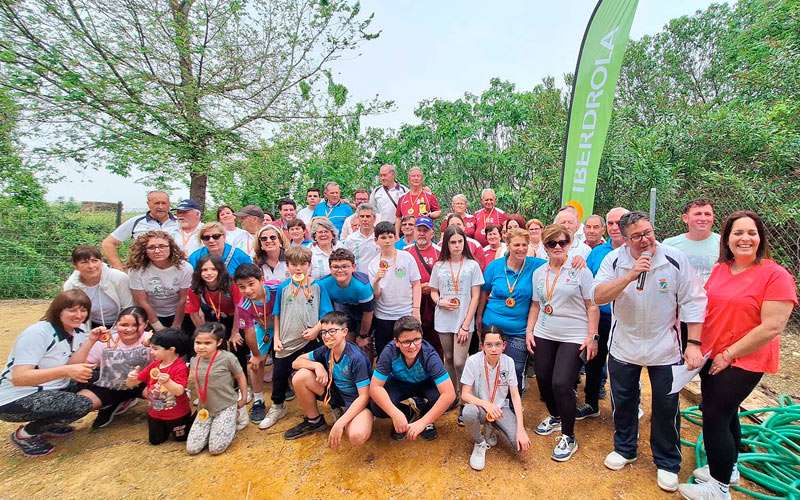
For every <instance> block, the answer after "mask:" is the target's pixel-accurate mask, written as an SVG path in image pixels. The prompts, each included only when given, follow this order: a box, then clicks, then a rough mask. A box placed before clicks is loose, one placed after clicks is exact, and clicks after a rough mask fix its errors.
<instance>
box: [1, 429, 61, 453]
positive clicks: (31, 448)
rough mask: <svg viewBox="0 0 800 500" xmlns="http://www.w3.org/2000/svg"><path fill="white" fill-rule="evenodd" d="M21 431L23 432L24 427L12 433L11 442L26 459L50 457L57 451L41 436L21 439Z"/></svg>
mask: <svg viewBox="0 0 800 500" xmlns="http://www.w3.org/2000/svg"><path fill="white" fill-rule="evenodd" d="M20 430H22V426H20V427H19V428H18V429H17V430H15V431H14V432H12V433H11V442H12V443H14V444H15V445H17V447H19V449H20V450H21V451H22V453H24V454H25V456H26V457H42V456H44V455H49V454H50V453H52V452H53V450H54V449H55V446H53V445H52V444H50V443H49V442H47V440H46V439H45V438H44V437H42V436H41V435H38V434H36V435H33V436H31V437H27V438H24V437H20V435H19V431H20Z"/></svg>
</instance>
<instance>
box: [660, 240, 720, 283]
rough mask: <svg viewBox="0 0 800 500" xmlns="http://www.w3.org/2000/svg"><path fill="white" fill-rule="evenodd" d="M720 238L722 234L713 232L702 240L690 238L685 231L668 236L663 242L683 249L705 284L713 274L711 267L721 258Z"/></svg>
mask: <svg viewBox="0 0 800 500" xmlns="http://www.w3.org/2000/svg"><path fill="white" fill-rule="evenodd" d="M719 240H720V236H719V234H717V233H711V236H709V237H708V238H706V239H704V240H700V241H695V240H690V239H689V238H687V237H686V233H684V234H679V235H678V236H673V237H672V238H667V239H666V240H664V241H663V242H662V243H663V244H664V245H669V246H671V247H675V248H677V249H678V250H683V253H685V254H686V257H688V258H689V264H691V265H692V267H693V268H694V270H695V271H697V275H698V276H700V279H701V280H702V281H703V284H704V285H705V284H706V281H708V278H709V277H710V276H711V268H712V267H714V264H716V263H717V259H719Z"/></svg>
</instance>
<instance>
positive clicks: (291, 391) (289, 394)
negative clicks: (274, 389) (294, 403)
mask: <svg viewBox="0 0 800 500" xmlns="http://www.w3.org/2000/svg"><path fill="white" fill-rule="evenodd" d="M296 397H297V395H295V393H294V389H292V388H291V387H289V388H287V389H286V397H284V400H285V401H291V400H293V399H294V398H296Z"/></svg>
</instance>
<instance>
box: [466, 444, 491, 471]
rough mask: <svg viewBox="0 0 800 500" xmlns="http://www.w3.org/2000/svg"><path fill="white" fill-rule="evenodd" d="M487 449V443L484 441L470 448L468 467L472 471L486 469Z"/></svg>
mask: <svg viewBox="0 0 800 500" xmlns="http://www.w3.org/2000/svg"><path fill="white" fill-rule="evenodd" d="M489 448H490V447H489V443H487V442H486V441H481V442H480V443H475V446H474V447H473V448H472V455H470V457H469V466H470V467H472V468H473V469H474V470H483V468H484V467H486V450H488V449H489Z"/></svg>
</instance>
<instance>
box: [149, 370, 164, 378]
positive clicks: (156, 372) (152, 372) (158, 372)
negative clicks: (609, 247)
mask: <svg viewBox="0 0 800 500" xmlns="http://www.w3.org/2000/svg"><path fill="white" fill-rule="evenodd" d="M159 375H161V370H159V369H158V368H153V369H152V370H150V378H152V379H157V378H158V376H159Z"/></svg>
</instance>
